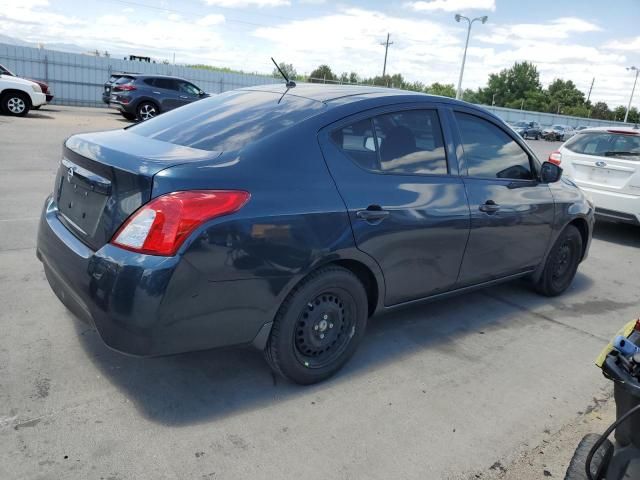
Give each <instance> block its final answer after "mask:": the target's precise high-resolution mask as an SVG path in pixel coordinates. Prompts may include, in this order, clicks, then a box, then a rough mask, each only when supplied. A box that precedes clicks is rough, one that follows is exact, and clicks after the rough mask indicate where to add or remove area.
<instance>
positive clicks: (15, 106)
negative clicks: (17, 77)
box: [0, 92, 31, 117]
mask: <svg viewBox="0 0 640 480" xmlns="http://www.w3.org/2000/svg"><path fill="white" fill-rule="evenodd" d="M30 108H31V101H30V100H29V96H28V95H27V94H26V93H19V92H9V93H6V94H4V95H3V96H2V100H0V110H2V112H3V113H6V114H7V115H11V116H14V117H24V116H25V115H26V114H27V113H29V109H30Z"/></svg>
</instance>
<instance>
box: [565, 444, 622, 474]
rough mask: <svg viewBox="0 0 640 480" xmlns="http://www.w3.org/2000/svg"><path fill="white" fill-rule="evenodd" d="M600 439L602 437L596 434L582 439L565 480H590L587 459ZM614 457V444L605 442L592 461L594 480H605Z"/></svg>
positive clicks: (591, 468) (591, 467)
mask: <svg viewBox="0 0 640 480" xmlns="http://www.w3.org/2000/svg"><path fill="white" fill-rule="evenodd" d="M599 439H600V435H598V434H595V433H590V434H588V435H585V436H584V437H583V438H582V440H581V441H580V443H579V444H578V448H576V451H575V453H574V454H573V457H571V461H570V462H569V467H568V468H567V473H566V474H565V476H564V480H588V477H587V466H586V464H587V457H588V456H589V452H590V451H591V449H592V448H593V446H594V445H595V444H596V442H597V441H598V440H599ZM612 456H613V443H611V441H609V440H605V441H604V443H603V444H602V446H601V447H600V448H599V449H598V451H597V452H596V453H595V454H594V456H593V459H592V460H591V466H590V470H591V476H592V478H593V480H603V479H604V478H605V475H606V473H607V468H608V467H609V462H610V461H611V457H612Z"/></svg>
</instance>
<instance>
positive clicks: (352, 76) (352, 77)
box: [349, 72, 360, 83]
mask: <svg viewBox="0 0 640 480" xmlns="http://www.w3.org/2000/svg"><path fill="white" fill-rule="evenodd" d="M359 80H360V76H359V75H358V74H357V73H356V72H351V73H350V74H349V81H350V82H351V83H358V82H359Z"/></svg>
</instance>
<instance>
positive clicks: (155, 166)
mask: <svg viewBox="0 0 640 480" xmlns="http://www.w3.org/2000/svg"><path fill="white" fill-rule="evenodd" d="M219 155H220V152H214V151H204V150H198V149H193V148H189V147H183V146H180V145H175V144H171V143H167V142H162V141H159V140H154V139H150V138H145V137H141V136H139V135H135V134H132V133H129V132H127V131H122V130H115V131H109V132H99V133H90V134H82V135H75V136H73V137H71V138H69V139H68V140H67V141H66V143H65V145H64V148H63V159H62V161H61V162H60V166H59V168H58V173H57V176H56V184H55V188H54V196H55V200H56V202H57V205H58V217H59V218H60V220H61V221H62V222H63V223H64V224H65V225H66V226H67V228H69V230H71V231H72V232H73V233H74V234H75V235H76V236H77V237H78V238H79V239H80V240H82V241H83V242H84V243H86V244H87V245H88V246H89V247H91V248H92V249H94V250H97V249H99V248H101V247H102V246H103V245H105V244H106V243H107V242H108V241H109V240H110V239H111V237H112V236H113V234H114V233H115V232H116V230H117V229H118V228H119V227H120V225H122V223H123V222H124V221H125V220H126V219H127V218H128V217H129V215H131V214H132V213H133V212H134V211H135V210H137V209H138V208H139V207H140V206H142V205H143V204H145V203H147V202H148V201H149V200H150V199H151V194H152V186H153V177H154V175H156V174H157V173H158V172H160V171H162V170H164V169H165V168H169V167H172V166H175V165H179V164H183V163H189V162H199V161H208V160H212V159H215V158H217V157H218V156H219Z"/></svg>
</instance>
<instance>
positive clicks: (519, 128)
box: [513, 120, 542, 140]
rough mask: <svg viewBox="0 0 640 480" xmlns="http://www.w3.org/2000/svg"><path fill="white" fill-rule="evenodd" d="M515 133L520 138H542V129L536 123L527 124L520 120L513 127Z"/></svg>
mask: <svg viewBox="0 0 640 480" xmlns="http://www.w3.org/2000/svg"><path fill="white" fill-rule="evenodd" d="M513 129H514V130H515V132H516V133H517V134H518V135H520V136H521V137H522V138H525V139H526V138H533V139H534V140H538V139H539V138H540V137H541V136H542V128H540V124H539V123H538V122H527V121H526V120H521V121H519V122H516V123H515V124H514V125H513Z"/></svg>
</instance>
